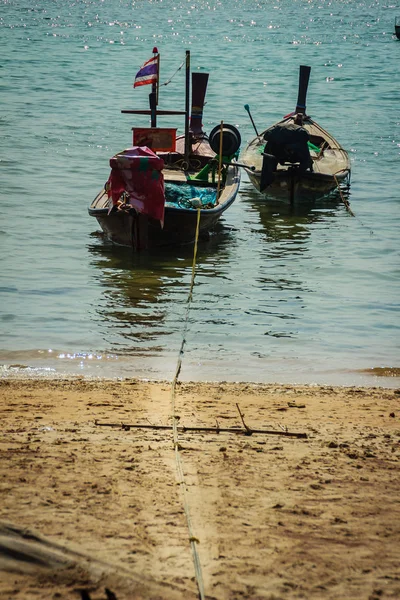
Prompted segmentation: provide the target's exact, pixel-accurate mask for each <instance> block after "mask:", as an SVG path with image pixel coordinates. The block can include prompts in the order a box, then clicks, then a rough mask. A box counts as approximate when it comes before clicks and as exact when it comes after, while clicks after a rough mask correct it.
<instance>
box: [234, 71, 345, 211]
mask: <svg viewBox="0 0 400 600" xmlns="http://www.w3.org/2000/svg"><path fill="white" fill-rule="evenodd" d="M310 71H311V67H307V66H301V67H300V76H299V92H298V99H297V105H296V110H295V111H294V112H293V113H291V114H289V115H287V116H286V117H284V118H283V119H282V120H281V121H279V122H278V123H275V124H274V125H272V126H271V127H269V128H268V129H265V130H264V131H262V133H260V134H259V133H258V132H257V130H256V133H257V137H255V138H254V139H253V140H252V141H251V142H250V143H249V144H248V145H247V147H246V148H245V150H244V152H243V154H242V157H241V162H242V163H243V164H244V165H246V171H247V173H248V175H249V178H250V181H251V182H252V183H253V185H254V186H255V188H256V189H257V190H258V191H260V192H263V193H265V194H267V195H272V196H274V197H279V198H284V199H288V200H289V201H291V202H294V201H296V200H301V199H302V198H308V199H310V198H318V197H322V196H324V195H325V194H327V193H329V192H331V191H333V190H335V189H337V188H338V187H339V186H343V185H344V184H346V185H348V184H349V181H350V172H351V166H350V159H349V156H348V153H347V152H346V150H344V148H342V146H341V145H340V144H339V142H338V141H337V140H336V139H335V138H334V137H333V136H332V135H331V134H330V133H328V132H327V131H326V130H325V129H323V128H322V127H321V126H320V125H319V124H318V123H317V122H316V121H314V120H313V119H312V118H311V117H309V116H308V115H306V102H305V101H306V94H307V87H308V81H309V77H310ZM245 109H246V110H247V111H248V112H249V115H250V110H249V107H248V105H246V106H245ZM250 118H251V119H252V117H251V115H250ZM252 122H253V125H254V121H253V119H252ZM254 127H255V126H254Z"/></svg>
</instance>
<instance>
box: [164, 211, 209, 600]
mask: <svg viewBox="0 0 400 600" xmlns="http://www.w3.org/2000/svg"><path fill="white" fill-rule="evenodd" d="M199 230H200V209H199V208H198V209H197V223H196V234H195V241H194V251H193V263H192V277H191V282H190V289H189V294H188V298H187V304H186V315H185V325H184V331H183V338H182V343H181V347H180V351H179V357H178V362H177V366H176V370H175V376H174V379H173V381H172V387H171V417H172V435H173V443H174V450H175V462H176V470H177V474H178V483H179V485H180V488H181V490H182V495H183V507H184V511H185V515H186V524H187V527H188V531H189V541H190V546H191V549H192V556H193V564H194V570H195V576H196V583H197V588H198V591H199V598H200V600H204V599H205V593H204V582H203V575H202V570H201V564H200V558H199V554H198V552H197V544H198V543H199V540H198V539H197V538H196V537H195V535H194V533H193V527H192V520H191V516H190V508H189V502H188V497H187V490H186V483H185V476H184V472H183V465H182V458H181V455H180V453H179V451H180V445H179V440H178V422H179V416H178V415H177V414H176V412H175V392H176V384H177V381H178V377H179V373H180V370H181V367H182V358H183V352H184V347H185V343H186V333H187V327H188V319H189V310H190V303H191V301H192V296H193V286H194V278H195V269H196V258H197V241H198V239H199Z"/></svg>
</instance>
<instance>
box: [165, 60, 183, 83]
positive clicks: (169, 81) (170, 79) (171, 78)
mask: <svg viewBox="0 0 400 600" xmlns="http://www.w3.org/2000/svg"><path fill="white" fill-rule="evenodd" d="M184 64H186V61H185V60H184V61H183V63H182V64H181V65H180V66H179V67H178V68H177V70H176V71H175V73H174V74H173V75H172V76H171V77H170V78H169V79H167V81H165V82H164V83H160V84H159V87H161V86H162V85H168V84H169V83H171V81H172V80H173V78H174V77H175V75H176V74H177V73H178V71H180V70H181V69H182V67H183V65H184Z"/></svg>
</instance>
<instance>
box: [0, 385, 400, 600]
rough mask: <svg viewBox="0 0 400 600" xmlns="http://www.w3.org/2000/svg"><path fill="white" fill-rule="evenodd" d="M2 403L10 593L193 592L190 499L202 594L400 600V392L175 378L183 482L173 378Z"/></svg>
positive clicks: (15, 392)
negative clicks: (173, 423)
mask: <svg viewBox="0 0 400 600" xmlns="http://www.w3.org/2000/svg"><path fill="white" fill-rule="evenodd" d="M0 396H1V404H0V409H1V413H2V414H1V416H2V423H3V432H4V435H3V436H2V441H1V443H0V448H1V452H2V457H3V460H2V462H1V467H0V482H1V487H0V490H1V497H2V502H1V509H0V511H1V517H0V519H1V529H0V547H1V549H2V553H0V557H1V558H0V570H1V571H2V577H1V582H0V595H1V597H4V598H10V599H11V598H12V599H13V600H33V598H37V597H38V594H40V597H41V600H50V599H54V598H56V597H62V598H66V599H69V598H71V599H73V598H78V599H79V598H80V597H81V595H80V592H79V590H81V589H85V590H87V591H88V592H89V593H90V594H91V597H92V600H100V599H104V598H105V592H104V590H105V588H108V589H110V590H112V591H113V592H114V594H115V595H116V597H117V599H118V600H121V599H122V600H132V599H136V598H143V599H144V598H151V599H154V598H160V599H164V598H165V599H171V598H172V599H174V598H177V599H178V598H183V597H184V598H185V599H186V598H188V599H190V598H193V599H194V598H197V597H198V590H197V585H196V580H195V570H194V566H193V557H192V553H191V545H190V540H189V537H190V536H189V532H188V523H187V518H186V515H185V505H184V497H186V499H187V504H188V507H189V512H190V519H191V524H192V528H193V540H194V542H192V543H193V544H194V545H195V547H196V549H197V552H198V557H199V561H200V565H201V572H202V579H203V582H204V589H205V596H206V598H208V599H213V598H215V599H218V600H225V599H226V600H231V599H232V598H239V597H245V598H252V599H258V598H265V599H272V598H274V599H279V598H285V599H289V600H295V599H298V598H307V599H316V600H317V599H321V598H324V599H325V598H326V599H328V600H337V598H352V600H356V599H360V600H361V599H363V600H365V598H371V599H372V598H373V599H374V600H375V599H376V600H378V598H395V597H398V596H400V569H399V567H398V561H397V558H398V557H397V551H396V546H397V542H398V539H399V534H400V501H399V483H398V481H397V480H396V477H395V472H397V471H398V468H399V461H400V422H399V416H400V390H399V389H387V388H376V387H369V388H365V387H359V386H352V387H342V386H325V385H324V386H318V385H292V384H261V383H248V382H242V383H229V382H214V383H206V382H181V381H178V382H177V384H176V387H175V397H174V410H175V414H176V415H178V416H179V417H180V420H179V425H180V426H181V429H180V430H179V432H178V436H179V454H180V457H181V460H182V469H183V477H184V490H185V491H184V492H183V488H182V482H179V478H178V475H177V465H176V456H175V451H174V441H173V434H172V431H171V430H169V429H168V430H165V429H162V428H161V427H163V426H167V425H168V426H169V425H170V424H171V411H172V405H171V384H170V383H169V382H167V381H143V380H139V379H135V378H129V379H128V378H125V379H120V380H106V379H101V380H100V379H96V380H89V379H86V378H84V377H83V376H76V377H70V376H65V377H63V378H62V379H60V378H57V379H43V378H34V379H31V378H25V379H20V378H13V377H12V378H2V379H0ZM120 423H121V424H124V426H123V427H122V426H120V425H119V424H120ZM114 424H115V425H116V426H113V425H114ZM136 425H143V426H144V427H143V428H141V427H137V428H136V427H135V426H136ZM151 426H154V427H151ZM185 426H186V427H192V426H193V427H197V428H198V430H197V431H194V430H193V431H188V430H187V431H184V427H185ZM245 426H247V427H249V428H250V429H257V430H258V429H261V430H264V431H266V432H267V431H269V432H271V431H272V432H275V433H274V434H271V433H269V434H268V433H265V434H264V433H261V434H258V433H253V434H252V435H246V432H245ZM158 427H160V428H158ZM217 427H219V428H220V429H221V430H222V429H224V428H225V429H235V428H241V429H242V430H243V433H240V434H237V433H235V434H234V433H232V432H222V431H221V432H220V433H217V432H216V431H215V428H217ZM285 432H286V434H287V433H296V432H298V433H305V434H306V435H307V437H306V438H296V437H290V436H288V435H286V434H285ZM247 433H249V432H247ZM28 531H29V532H31V533H30V534H29V535H28V537H27V532H28ZM32 533H33V534H34V536H36V537H34V536H33V535H32ZM16 548H18V549H19V550H20V551H22V549H23V552H24V556H25V559H24V560H23V561H21V560H18V559H17V558H15V549H16ZM13 550H14V554H13ZM38 559H40V562H38ZM35 561H36V562H35ZM57 594H59V596H57Z"/></svg>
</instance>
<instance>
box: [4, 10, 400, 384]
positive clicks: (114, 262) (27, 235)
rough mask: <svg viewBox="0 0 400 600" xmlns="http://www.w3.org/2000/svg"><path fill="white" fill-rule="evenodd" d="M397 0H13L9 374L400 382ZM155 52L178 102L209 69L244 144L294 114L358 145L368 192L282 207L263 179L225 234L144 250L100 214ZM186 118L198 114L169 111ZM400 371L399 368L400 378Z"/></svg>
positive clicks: (8, 131) (355, 159)
mask: <svg viewBox="0 0 400 600" xmlns="http://www.w3.org/2000/svg"><path fill="white" fill-rule="evenodd" d="M399 15H400V5H399V4H398V2H396V1H394V2H393V1H392V2H384V1H383V0H359V1H358V2H354V1H352V0H330V1H328V0H309V1H305V0H271V1H270V0H259V1H256V0H208V1H207V0H196V2H194V1H187V0H180V1H178V0H140V1H139V0H136V1H135V0H103V1H100V0H74V1H72V0H40V1H38V0H29V1H28V0H2V2H1V14H0V26H1V38H2V60H1V65H0V66H1V75H2V77H1V91H2V111H1V117H0V118H1V121H0V122H1V133H2V143H1V148H0V157H1V163H0V165H1V187H0V193H1V225H0V244H1V260H2V264H1V283H0V301H1V305H0V319H1V331H0V333H1V340H0V364H1V365H2V375H3V376H8V375H10V374H16V373H17V374H18V373H20V374H22V375H30V376H34V375H44V374H46V373H47V374H56V375H61V374H82V375H85V376H96V377H102V376H105V377H143V378H149V379H168V380H170V379H171V378H172V377H173V375H174V373H175V369H176V364H177V359H178V356H179V354H180V353H182V370H181V373H180V378H181V379H186V380H188V379H191V380H227V381H238V380H239V381H254V382H281V383H310V384H312V383H321V384H327V385H331V384H339V385H378V386H379V385H383V386H389V387H391V386H396V385H398V379H396V378H395V377H392V375H395V374H396V372H397V373H398V367H399V366H400V364H399V363H400V357H399V339H400V336H399V313H398V309H399V283H398V276H399V201H400V198H399V196H400V191H399V173H400V168H399V166H400V161H399V159H400V111H399V106H400V86H399V65H400V41H398V40H397V39H396V38H395V36H394V23H395V17H396V16H399ZM154 46H156V47H157V48H158V50H159V52H160V56H161V69H160V80H161V83H162V84H166V85H161V86H160V96H159V108H164V109H175V110H176V109H177V110H183V109H184V106H185V102H184V89H185V74H184V68H183V67H182V63H183V61H184V58H185V51H186V50H190V53H191V67H192V69H193V70H197V71H202V72H207V73H210V78H209V84H208V89H207V97H206V102H207V103H206V106H205V109H204V117H203V125H204V129H205V130H206V131H207V132H210V131H211V130H212V129H213V128H214V127H215V126H216V125H218V124H219V123H220V122H221V121H224V123H229V124H232V125H234V126H236V127H237V128H238V129H239V131H240V134H241V137H242V147H244V145H245V144H246V142H248V141H249V140H250V139H252V137H253V136H254V135H255V132H254V128H253V125H252V123H251V121H250V118H249V114H248V112H247V111H246V110H245V109H244V105H245V104H248V105H249V107H250V111H251V115H252V117H253V119H254V124H255V127H256V128H257V129H258V130H263V129H265V128H266V127H268V126H269V125H271V124H273V123H274V122H276V121H277V120H279V119H280V118H281V117H282V116H284V115H285V114H287V113H289V112H291V111H293V110H294V108H295V105H296V100H297V86H298V72H299V66H300V65H302V64H305V65H310V66H311V77H310V84H309V90H308V96H307V113H308V114H310V115H311V116H312V117H313V118H314V119H315V120H317V122H319V123H320V124H321V125H322V126H323V127H324V128H325V129H327V130H328V131H329V132H331V133H332V134H333V135H334V136H335V137H336V138H337V139H338V140H339V141H340V143H341V144H342V146H343V147H345V148H346V149H347V150H348V151H349V154H350V158H351V162H352V179H351V193H350V203H351V209H352V211H353V213H354V215H355V216H352V215H351V214H350V213H349V212H348V211H347V210H346V207H345V206H344V204H343V203H342V202H341V199H340V197H339V196H338V195H334V196H333V197H331V198H325V199H323V200H321V201H318V202H316V203H305V204H303V205H302V206H301V207H296V206H294V207H291V206H288V205H287V204H284V203H279V202H276V201H267V200H266V199H265V198H264V197H263V196H261V195H260V194H258V193H257V192H256V191H255V190H254V188H253V187H252V185H251V183H250V182H249V180H248V178H247V176H246V174H245V173H242V182H241V188H240V193H239V195H238V197H237V199H236V201H235V202H234V204H233V205H232V207H231V208H229V210H228V211H227V212H226V213H225V214H224V216H223V219H222V221H221V224H220V226H219V227H218V230H217V231H216V233H215V234H214V235H213V236H212V237H211V238H210V240H209V241H208V242H204V243H203V242H202V243H201V244H200V246H199V248H198V252H197V260H196V265H195V270H194V274H195V280H194V287H193V294H192V296H191V302H190V306H189V307H188V298H189V289H190V285H191V282H192V274H193V246H191V245H189V246H184V247H180V248H169V249H165V250H162V251H157V252H147V253H146V252H144V253H141V254H140V255H133V254H132V252H131V251H130V250H129V249H121V248H116V247H113V246H111V245H110V244H108V243H106V242H105V240H104V238H103V237H102V235H101V234H100V232H99V226H98V225H97V222H96V221H95V219H93V218H92V217H89V215H88V212H87V208H88V205H89V204H90V202H91V200H92V199H93V198H94V196H95V195H96V194H97V193H98V191H99V190H100V189H101V188H102V187H103V185H104V183H105V181H106V180H107V178H108V174H109V159H110V157H111V156H112V155H113V154H115V153H117V152H119V151H121V150H123V149H124V148H126V147H129V146H130V145H131V136H132V133H131V128H132V126H148V118H147V117H140V116H133V115H128V114H122V113H121V110H123V109H133V108H137V109H138V108H147V105H148V93H149V86H143V87H142V88H136V89H133V87H132V84H133V81H134V77H135V74H136V72H137V71H138V69H139V67H140V66H141V65H142V64H143V63H144V62H145V61H146V60H148V59H149V58H151V56H152V51H153V47H154ZM158 124H159V125H160V126H165V127H177V128H178V133H183V130H184V124H183V122H182V119H181V118H180V117H172V118H168V117H159V123H158ZM396 369H397V370H396Z"/></svg>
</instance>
